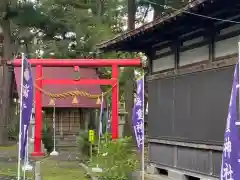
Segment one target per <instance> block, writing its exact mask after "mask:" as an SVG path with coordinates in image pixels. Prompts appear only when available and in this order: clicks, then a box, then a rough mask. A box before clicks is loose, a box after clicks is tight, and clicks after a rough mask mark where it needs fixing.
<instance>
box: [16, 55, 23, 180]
mask: <svg viewBox="0 0 240 180" xmlns="http://www.w3.org/2000/svg"><path fill="white" fill-rule="evenodd" d="M23 61H24V53H22V66H21V90H20V118H19V134H18V176H17V180H20V176H21V144H22V143H21V136H22V107H23V104H22V92H23V71H24V69H23Z"/></svg>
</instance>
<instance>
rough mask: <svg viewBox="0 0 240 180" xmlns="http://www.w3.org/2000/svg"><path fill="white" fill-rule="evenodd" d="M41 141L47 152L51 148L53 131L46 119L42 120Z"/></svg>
mask: <svg viewBox="0 0 240 180" xmlns="http://www.w3.org/2000/svg"><path fill="white" fill-rule="evenodd" d="M42 142H43V144H44V147H45V149H46V150H47V152H48V153H50V152H52V150H53V133H52V130H51V128H50V127H49V126H48V124H47V122H46V121H43V129H42Z"/></svg>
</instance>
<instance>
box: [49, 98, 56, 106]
mask: <svg viewBox="0 0 240 180" xmlns="http://www.w3.org/2000/svg"><path fill="white" fill-rule="evenodd" d="M49 105H50V106H55V101H54V99H53V98H51V99H50V101H49Z"/></svg>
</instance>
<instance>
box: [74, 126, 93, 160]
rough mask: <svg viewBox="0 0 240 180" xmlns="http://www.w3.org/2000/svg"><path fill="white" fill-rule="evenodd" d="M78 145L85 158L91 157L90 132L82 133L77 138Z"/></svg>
mask: <svg viewBox="0 0 240 180" xmlns="http://www.w3.org/2000/svg"><path fill="white" fill-rule="evenodd" d="M77 145H78V148H79V150H80V152H81V155H82V156H83V158H84V159H85V158H87V157H89V150H90V149H89V148H90V143H89V141H88V132H86V131H82V132H80V133H79V135H78V136H77Z"/></svg>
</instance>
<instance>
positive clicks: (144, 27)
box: [97, 0, 210, 49]
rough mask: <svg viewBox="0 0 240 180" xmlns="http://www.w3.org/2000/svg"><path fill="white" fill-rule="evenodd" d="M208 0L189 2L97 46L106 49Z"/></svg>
mask: <svg viewBox="0 0 240 180" xmlns="http://www.w3.org/2000/svg"><path fill="white" fill-rule="evenodd" d="M206 1H210V0H194V1H193V2H190V3H188V4H187V5H186V6H184V7H183V8H181V9H179V10H177V11H174V12H172V13H170V14H168V15H166V16H164V17H161V18H157V19H156V20H154V21H152V22H149V23H146V24H144V25H142V26H140V27H139V28H136V29H134V30H130V31H127V32H125V33H123V34H120V35H117V36H116V37H114V38H113V39H110V40H107V41H103V42H102V43H99V44H97V48H99V49H105V48H108V47H109V46H111V45H113V44H116V43H118V42H120V41H124V40H127V39H128V38H130V37H135V36H136V35H138V34H139V33H143V32H146V31H147V30H149V29H152V28H154V27H155V26H157V25H160V24H162V23H164V22H165V21H169V20H171V19H173V18H175V17H176V16H179V15H182V14H183V13H184V12H185V11H189V10H190V9H193V8H195V7H197V6H199V5H200V4H202V3H204V2H206Z"/></svg>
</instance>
